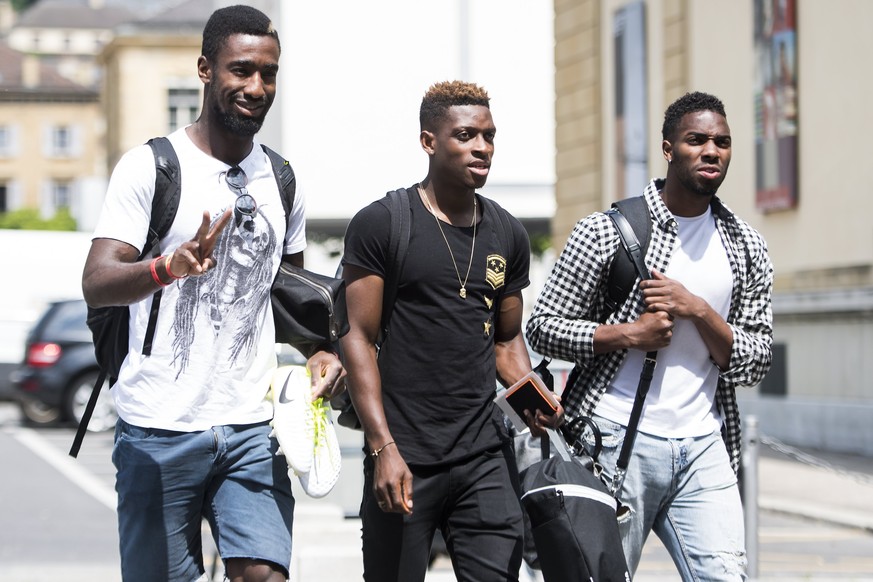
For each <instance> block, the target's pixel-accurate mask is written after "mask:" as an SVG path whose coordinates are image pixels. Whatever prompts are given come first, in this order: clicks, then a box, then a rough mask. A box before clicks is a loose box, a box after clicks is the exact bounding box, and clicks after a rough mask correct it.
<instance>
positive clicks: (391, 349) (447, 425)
mask: <svg viewBox="0 0 873 582" xmlns="http://www.w3.org/2000/svg"><path fill="white" fill-rule="evenodd" d="M420 123H421V134H420V141H421V146H422V148H423V149H424V151H425V152H426V153H427V154H428V158H429V165H428V174H427V176H426V177H425V179H424V180H423V181H422V182H421V183H420V184H416V185H414V186H413V187H411V188H409V189H407V190H406V191H405V193H401V195H408V196H409V201H410V206H411V220H412V223H411V224H412V227H411V235H410V239H409V248H408V251H407V252H406V255H405V257H404V259H403V262H402V264H403V268H402V271H401V274H400V278H399V284H398V288H397V293H396V300H395V303H394V305H393V308H392V313H391V318H390V324H389V328H388V331H387V334H386V335H385V338H384V341H383V342H382V344H381V347H380V350H379V357H378V361H377V358H376V354H377V349H376V341H377V337H378V335H379V330H380V322H381V319H382V297H383V292H386V290H385V281H386V280H389V279H390V278H389V277H388V276H387V275H388V269H389V268H390V267H391V265H392V264H393V263H391V261H390V259H389V257H388V244H389V231H390V229H391V217H390V215H389V209H388V206H387V205H386V204H385V202H384V200H382V201H377V202H374V203H372V204H370V205H369V206H367V207H366V208H364V209H363V210H361V211H360V212H359V213H358V214H357V215H356V216H355V217H354V218H353V219H352V221H351V223H350V224H349V228H348V230H347V231H346V241H345V254H344V258H343V277H344V278H345V280H346V283H347V289H346V299H347V303H348V312H349V321H350V324H351V331H350V332H349V334H348V335H347V336H346V337H344V338H343V340H342V347H343V351H344V354H345V357H346V362H345V363H346V367H347V370H348V374H349V379H350V380H349V385H350V388H349V393H350V395H351V397H352V401H353V402H354V404H355V408H356V410H357V412H358V415H359V417H360V419H361V424H362V425H363V428H364V432H365V437H366V447H367V451H368V452H369V454H368V456H367V458H366V459H365V461H364V476H365V479H364V481H365V483H364V496H363V502H362V504H361V519H362V524H363V549H364V579H365V580H368V581H378V582H388V581H395V580H396V581H402V582H415V581H421V580H424V577H425V574H426V571H427V564H428V557H429V552H430V546H431V541H432V540H433V536H434V532H435V530H436V529H437V528H439V529H440V530H441V531H442V533H443V536H444V537H445V539H446V545H447V548H448V550H449V554H450V555H451V557H452V562H453V565H454V569H455V574H456V576H457V577H458V579H459V580H475V581H476V582H488V581H492V580H493V581H498V580H499V581H501V582H505V581H507V580H517V579H518V571H519V567H520V565H521V556H522V554H521V551H522V542H521V537H522V516H521V506H520V505H519V502H518V497H517V495H516V492H515V490H514V488H513V486H512V482H513V480H514V478H515V466H514V461H513V459H512V456H511V452H510V451H509V449H508V441H507V438H506V435H505V430H504V424H503V418H502V416H501V413H500V412H499V411H498V410H497V409H496V407H495V406H494V403H493V399H494V392H495V386H496V381H497V380H500V381H501V382H502V383H503V384H505V385H510V384H512V383H514V382H515V381H516V380H518V379H519V378H521V377H522V376H523V375H524V374H526V373H527V372H529V371H530V370H531V364H530V358H529V356H528V354H527V349H526V348H525V344H524V340H523V336H522V331H521V319H522V296H521V290H522V289H524V288H525V287H526V286H527V285H528V284H529V280H528V269H529V266H530V245H529V241H528V237H527V233H526V232H525V230H524V228H523V227H522V225H521V223H520V222H519V221H518V220H516V219H515V218H514V217H512V216H511V215H509V214H508V213H507V212H506V211H505V210H503V209H502V208H501V207H500V206H498V205H497V204H495V203H494V202H491V201H488V200H485V199H484V198H482V197H481V196H479V195H478V194H476V188H481V187H482V186H484V184H485V181H486V179H487V177H488V172H489V169H490V166H491V158H492V155H493V153H494V134H495V132H496V129H495V127H494V122H493V121H492V117H491V111H490V109H489V99H488V95H487V93H486V92H485V91H484V90H483V89H482V88H480V87H478V86H476V85H473V84H470V83H464V82H459V81H454V82H445V83H439V84H436V85H434V86H432V87H431V88H430V89H429V90H428V92H427V94H426V95H425V96H424V99H423V100H422V103H421V111H420ZM498 316H499V317H498ZM562 413H563V409H561V410H559V411H558V414H557V415H555V416H553V417H545V416H543V414H542V413H541V412H538V413H537V416H531V417H529V419H528V421H529V423H530V424H531V427H532V428H533V429H534V430H535V431H537V432H541V431H542V429H543V428H544V427H545V426H553V425H556V424H557V423H558V422H560V415H561V414H562ZM413 491H414V495H413ZM413 499H414V506H413Z"/></svg>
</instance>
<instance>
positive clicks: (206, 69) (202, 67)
mask: <svg viewBox="0 0 873 582" xmlns="http://www.w3.org/2000/svg"><path fill="white" fill-rule="evenodd" d="M197 76H198V77H200V82H202V83H203V84H204V85H206V84H208V83H209V82H210V81H211V80H212V67H211V65H210V64H209V61H208V60H207V59H206V57H204V56H203V55H200V58H198V59H197Z"/></svg>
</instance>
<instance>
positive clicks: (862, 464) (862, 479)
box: [758, 437, 873, 533]
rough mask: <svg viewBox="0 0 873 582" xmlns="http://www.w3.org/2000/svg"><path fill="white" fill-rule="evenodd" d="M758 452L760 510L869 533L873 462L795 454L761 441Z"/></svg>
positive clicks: (872, 528)
mask: <svg viewBox="0 0 873 582" xmlns="http://www.w3.org/2000/svg"><path fill="white" fill-rule="evenodd" d="M782 449H785V450H787V451H788V453H786V452H782ZM759 451H760V455H759V459H758V507H759V508H760V509H762V510H769V511H775V512H780V513H787V514H791V515H796V516H800V517H806V518H810V519H815V520H819V521H823V522H828V523H833V524H837V525H842V526H847V527H854V528H858V529H863V530H866V531H868V532H871V533H873V459H866V458H863V457H858V456H851V455H839V454H834V453H823V452H809V453H808V452H806V451H795V450H792V449H791V447H784V445H781V443H778V442H773V441H772V439H768V438H767V437H763V438H762V443H761V444H760V445H759ZM789 453H794V454H789ZM795 455H797V456H799V457H800V459H798V458H796V457H795ZM818 464H821V465H824V466H816V465H818Z"/></svg>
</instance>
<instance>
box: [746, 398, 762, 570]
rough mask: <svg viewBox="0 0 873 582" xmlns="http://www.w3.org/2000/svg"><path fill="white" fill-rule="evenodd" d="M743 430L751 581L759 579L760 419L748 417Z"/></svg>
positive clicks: (747, 544) (747, 543)
mask: <svg viewBox="0 0 873 582" xmlns="http://www.w3.org/2000/svg"><path fill="white" fill-rule="evenodd" d="M743 424H744V425H745V430H743V441H744V443H743V458H742V463H743V471H742V474H743V514H744V517H745V522H746V558H747V559H748V568H747V571H746V573H747V574H748V576H749V580H757V578H758V446H759V444H760V439H759V435H758V418H757V417H756V416H754V415H749V416H747V417H746V420H745V422H744V423H743Z"/></svg>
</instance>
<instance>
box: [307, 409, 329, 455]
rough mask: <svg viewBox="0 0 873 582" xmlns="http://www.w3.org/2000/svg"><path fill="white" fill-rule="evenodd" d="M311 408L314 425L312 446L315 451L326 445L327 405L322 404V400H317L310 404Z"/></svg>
mask: <svg viewBox="0 0 873 582" xmlns="http://www.w3.org/2000/svg"><path fill="white" fill-rule="evenodd" d="M310 406H311V407H312V421H313V423H314V425H315V431H314V433H313V437H314V439H315V442H314V443H313V445H314V446H315V448H316V449H318V448H319V447H321V446H323V445H324V444H326V442H327V439H326V438H325V436H324V435H325V433H326V431H327V422H328V420H327V410H326V408H327V405H326V404H325V403H324V398H317V399H316V400H315V401H314V402H312V403H311V404H310Z"/></svg>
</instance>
